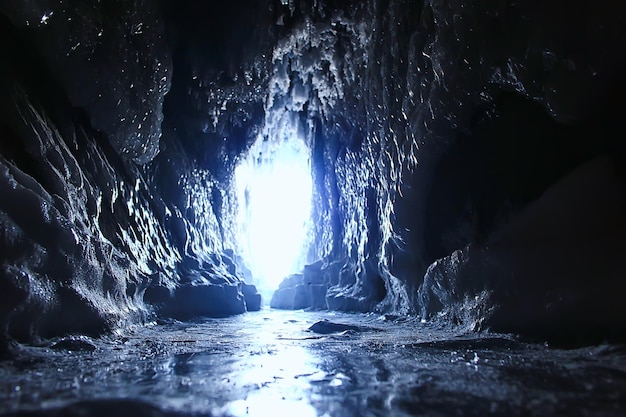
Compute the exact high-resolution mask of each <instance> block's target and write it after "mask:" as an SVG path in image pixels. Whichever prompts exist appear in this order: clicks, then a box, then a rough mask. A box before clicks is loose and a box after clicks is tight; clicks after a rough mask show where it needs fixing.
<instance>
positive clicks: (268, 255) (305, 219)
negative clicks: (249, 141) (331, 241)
mask: <svg viewBox="0 0 626 417" xmlns="http://www.w3.org/2000/svg"><path fill="white" fill-rule="evenodd" d="M310 153H311V152H310V150H309V148H308V146H307V145H306V144H305V142H304V140H303V139H301V138H299V137H298V135H284V137H280V138H277V139H276V140H274V141H272V140H268V139H267V138H264V137H260V138H259V139H258V140H257V141H256V143H255V144H254V145H253V146H252V148H251V149H250V151H249V153H248V155H247V156H246V157H245V158H243V159H242V160H241V161H240V163H239V164H238V165H237V167H236V168H235V173H234V181H235V187H236V193H237V206H238V211H237V223H238V245H239V250H240V253H241V254H242V258H243V261H244V264H245V265H246V266H247V267H248V268H249V269H250V271H251V273H252V276H253V279H254V283H255V284H256V285H257V287H258V288H259V291H261V292H262V293H263V292H266V293H267V292H269V291H273V290H275V289H276V288H278V285H279V284H280V282H281V281H282V280H283V278H285V277H286V276H288V275H289V274H291V273H294V272H297V271H300V270H301V269H302V267H303V266H304V264H305V262H306V251H307V246H308V242H309V233H310V219H311V195H312V187H313V184H312V179H311V162H310V159H311V158H310Z"/></svg>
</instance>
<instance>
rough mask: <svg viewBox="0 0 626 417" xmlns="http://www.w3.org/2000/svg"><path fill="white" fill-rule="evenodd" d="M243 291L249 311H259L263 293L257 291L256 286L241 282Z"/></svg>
mask: <svg viewBox="0 0 626 417" xmlns="http://www.w3.org/2000/svg"><path fill="white" fill-rule="evenodd" d="M241 293H242V294H243V299H244V301H245V302H246V310H247V311H259V310H261V301H262V300H261V294H259V293H258V292H257V289H256V286H254V285H252V284H246V283H243V284H241Z"/></svg>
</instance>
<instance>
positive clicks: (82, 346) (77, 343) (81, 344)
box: [50, 336, 97, 352]
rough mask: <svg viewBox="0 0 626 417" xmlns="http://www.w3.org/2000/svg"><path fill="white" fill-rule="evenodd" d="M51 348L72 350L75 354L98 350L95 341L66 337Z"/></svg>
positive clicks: (79, 337)
mask: <svg viewBox="0 0 626 417" xmlns="http://www.w3.org/2000/svg"><path fill="white" fill-rule="evenodd" d="M50 348H51V349H54V350H70V351H73V352H93V351H95V350H96V349H97V347H96V345H95V344H94V343H93V341H91V340H90V339H89V338H88V337H85V336H70V337H64V338H62V339H61V340H58V341H56V342H54V343H53V344H52V345H50Z"/></svg>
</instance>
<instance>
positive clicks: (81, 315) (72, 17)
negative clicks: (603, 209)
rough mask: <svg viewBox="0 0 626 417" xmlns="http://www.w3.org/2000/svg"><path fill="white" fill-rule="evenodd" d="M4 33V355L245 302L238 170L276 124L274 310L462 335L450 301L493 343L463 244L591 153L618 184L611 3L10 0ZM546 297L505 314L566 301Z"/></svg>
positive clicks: (616, 14)
mask: <svg viewBox="0 0 626 417" xmlns="http://www.w3.org/2000/svg"><path fill="white" fill-rule="evenodd" d="M0 15H1V18H2V23H3V25H2V31H1V35H2V39H1V40H2V43H1V45H2V48H3V55H4V56H7V57H10V59H7V60H4V61H3V63H2V71H3V73H2V77H1V78H2V81H1V82H2V106H3V112H2V116H1V119H0V120H1V122H2V132H3V135H4V138H3V139H2V142H1V143H2V147H1V148H0V154H1V157H2V159H1V164H2V169H3V176H2V181H3V183H4V186H3V190H2V199H1V202H0V204H1V205H2V206H1V207H0V213H1V215H2V217H1V223H0V226H1V230H2V236H3V238H2V243H1V244H2V252H1V253H2V255H1V256H2V259H1V263H2V276H1V277H0V283H1V284H0V285H2V286H3V288H4V290H3V292H2V294H3V295H2V305H3V310H2V313H1V314H0V317H1V318H2V321H3V325H4V326H5V328H6V329H7V330H6V332H5V333H6V334H10V335H11V336H12V337H17V338H18V339H20V340H32V339H33V338H36V337H37V336H49V335H55V334H61V333H67V332H73V331H78V332H93V333H98V332H100V331H103V330H106V329H111V328H114V327H115V326H118V325H121V324H122V323H126V322H141V321H142V320H147V319H150V317H154V315H153V314H155V313H157V314H161V315H174V316H177V317H190V316H194V315H197V314H209V315H219V314H232V313H239V312H243V311H245V310H246V308H248V309H250V308H255V306H258V301H259V300H258V297H257V295H256V294H255V291H254V288H253V287H249V286H247V285H245V284H244V283H243V276H242V273H241V270H238V269H237V266H236V265H235V263H234V259H235V258H236V257H237V253H236V251H237V248H236V241H235V235H234V233H235V210H236V204H235V197H234V193H233V189H232V186H231V182H232V173H233V168H234V167H235V165H236V163H237V161H238V160H239V158H241V157H243V156H244V155H245V153H246V151H247V150H248V149H249V148H250V146H251V145H252V143H253V142H254V141H255V140H256V139H257V138H259V137H261V138H264V139H266V140H276V139H275V137H276V136H280V135H279V134H277V129H278V128H280V127H281V126H283V125H284V124H285V123H289V124H291V125H294V126H298V129H300V130H301V135H302V137H304V140H305V141H306V142H307V144H308V145H309V146H310V147H311V151H312V158H313V161H312V162H313V172H312V175H313V178H314V181H315V191H314V211H313V224H314V225H315V229H314V241H313V244H312V246H311V248H310V254H309V260H310V261H311V265H309V266H308V267H307V268H305V270H304V271H303V273H302V274H300V275H299V276H295V277H291V278H289V279H288V280H286V281H285V283H284V285H282V288H281V290H285V291H284V294H286V296H287V298H288V300H287V301H286V302H284V303H282V306H283V307H292V308H293V307H295V305H296V304H297V305H298V306H299V307H315V308H333V309H341V310H359V311H371V310H378V311H393V312H396V313H403V314H420V315H422V316H424V317H429V318H432V317H444V318H445V319H446V320H448V321H451V322H460V321H463V320H464V319H463V317H465V316H464V315H463V314H461V313H460V309H463V308H466V307H467V306H466V304H464V303H465V300H466V299H467V300H478V301H480V302H479V303H478V304H480V305H478V304H477V305H476V306H475V307H476V308H474V309H473V310H472V311H474V312H475V314H474V315H473V316H472V315H470V316H471V317H470V318H469V319H468V320H469V321H471V322H472V323H477V322H480V323H488V321H485V320H482V319H483V318H485V317H487V316H488V315H493V314H494V313H493V311H494V309H493V308H491V307H494V306H499V305H501V304H503V303H506V297H504V298H503V299H500V298H499V297H498V296H497V295H496V296H493V294H492V293H490V294H492V295H490V296H489V297H487V296H485V297H483V298H481V295H482V294H486V293H485V291H487V293H489V291H490V290H491V289H493V288H492V287H493V286H494V285H495V284H493V281H489V280H481V279H479V278H477V277H476V276H475V275H476V274H479V273H478V272H477V273H475V274H465V273H457V272H454V271H459V270H462V269H463V268H460V269H459V267H458V266H459V265H461V264H463V265H465V263H468V265H469V266H467V268H466V269H465V270H474V269H472V268H474V267H473V266H472V264H471V262H478V263H480V264H481V265H482V264H483V263H481V262H482V261H481V260H483V259H486V261H485V262H486V263H487V264H489V263H490V262H491V253H487V254H485V253H484V252H483V251H482V249H481V250H479V251H478V252H474V251H473V250H472V251H470V249H468V248H470V247H480V248H483V247H488V246H489V245H490V244H491V242H492V239H493V235H494V233H497V232H498V231H499V230H500V229H502V228H503V227H505V225H507V224H509V223H510V222H512V221H513V220H514V219H515V218H517V217H518V216H520V215H522V213H523V212H524V210H526V209H527V208H528V207H529V204H530V203H532V202H533V201H536V200H537V199H538V198H540V197H541V196H542V194H543V193H544V192H546V190H549V189H550V187H551V186H552V185H553V184H554V183H555V182H557V181H558V180H559V179H560V178H562V177H563V176H565V175H566V174H568V173H569V172H571V171H572V170H574V169H575V168H576V167H578V166H580V165H581V164H583V163H585V162H587V161H589V160H591V159H593V158H594V157H597V156H601V155H605V156H606V155H609V156H610V158H611V161H612V162H611V164H613V165H611V166H613V167H614V169H615V170H617V171H620V170H621V169H622V167H623V163H622V155H623V152H622V151H623V144H622V143H623V142H622V137H623V135H621V136H620V135H617V136H616V135H613V134H612V133H610V132H612V130H614V129H615V128H616V127H617V126H619V125H618V115H619V114H620V112H621V110H622V109H623V105H622V104H621V100H620V99H619V98H620V95H621V93H622V92H623V91H624V84H623V74H624V68H625V65H626V57H625V56H624V53H623V51H624V50H626V49H625V48H624V46H626V45H625V44H626V34H625V33H624V31H623V30H622V27H623V26H624V23H625V22H624V19H625V12H624V7H623V6H622V5H621V4H619V3H618V2H611V1H604V2H600V3H598V4H596V5H594V7H593V8H592V9H584V8H576V7H572V6H571V5H570V4H568V3H566V2H564V1H557V2H552V3H551V4H550V5H546V4H543V3H541V2H534V1H533V2H524V3H516V2H505V3H502V2H492V1H481V2H475V3H472V4H467V3H466V2H462V1H452V2H450V1H447V2H442V1H436V0H430V1H409V0H372V1H368V2H359V3H355V2H347V1H341V0H326V1H319V0H316V1H312V0H311V1H309V0H300V1H297V0H282V1H278V0H276V1H272V2H269V3H267V4H265V3H263V4H262V3H261V2H254V1H246V0H239V1H235V2H229V3H228V4H221V5H219V7H218V6H216V5H214V4H209V2H195V1H193V0H186V1H181V2H169V1H152V2H147V1H141V0H133V1H112V0H108V1H87V2H85V1H69V2H68V1H53V0H37V1H35V0H33V1H28V2H24V1H17V0H15V1H5V2H4V3H3V4H2V5H0ZM620 175H621V174H620ZM611 178H612V177H611ZM619 178H621V177H619ZM607 204H609V203H607ZM598 239H602V237H598ZM468 245H469V246H468ZM545 250H546V251H549V250H550V249H549V246H548V247H547V249H545ZM459 251H460V252H459ZM468 253H471V254H474V253H478V254H479V255H477V256H473V255H472V257H471V260H468V261H467V262H466V261H463V262H465V263H463V262H461V261H459V259H461V260H463V259H466V257H465V255H467V254H468ZM455 254H456V255H455ZM461 255H462V256H461ZM468 259H469V258H468ZM438 260H439V261H438ZM475 260H476V261H475ZM437 262H438V263H437ZM514 264H515V262H512V263H511V265H514ZM436 265H440V266H441V265H447V266H445V267H439V268H438V269H437V268H435V266H436ZM509 269H510V268H509ZM477 270H480V268H478V269H477ZM429 271H430V272H429ZM437 271H444V273H439V272H437ZM446 271H447V272H446ZM483 272H484V271H483ZM483 272H480V274H483ZM509 272H510V271H509V270H507V269H504V270H501V269H497V268H496V269H493V270H492V269H490V270H489V271H488V273H485V274H486V275H489V276H490V277H494V278H493V279H494V280H496V281H497V280H498V279H499V278H498V277H499V276H502V275H506V274H508V273H509ZM425 274H426V279H425V278H424V276H425ZM485 274H483V275H485ZM609 275H610V274H609ZM611 276H612V277H613V275H611ZM525 279H526V277H524V276H522V277H520V278H518V281H513V282H509V281H507V284H506V285H504V286H502V287H506V286H508V285H511V286H512V287H511V288H515V286H516V282H524V280H525ZM546 279H547V280H548V281H549V282H548V284H546V285H543V286H542V287H537V288H536V289H533V288H531V289H530V290H528V292H526V293H524V292H523V291H522V292H520V294H523V295H521V296H520V297H519V298H520V299H521V300H523V299H524V297H529V295H528V294H533V291H538V292H546V291H554V290H558V289H559V288H565V289H567V287H568V284H567V281H563V280H560V279H554V280H553V281H551V279H550V278H546ZM446 280H452V281H451V282H453V283H452V284H450V285H448V286H447V287H446V286H445V285H443V283H444V282H445V281H446ZM455 280H456V281H455ZM615 281H616V280H615V279H614V278H610V279H609V278H607V279H605V280H604V281H603V282H604V288H605V289H606V291H607V292H610V291H611V290H613V289H616V288H618V287H616V286H615ZM442 285H443V287H442ZM439 287H442V288H444V290H443V292H441V291H439V292H438V291H434V289H437V288H439ZM496 287H497V286H496ZM445 288H447V290H446V289H445ZM580 288H582V289H581V290H580V291H583V292H584V290H585V286H582V287H580ZM455 291H457V292H458V291H460V293H461V294H462V296H460V298H459V297H457V296H458V294H456V293H455V294H452V293H454V292H455ZM279 292H280V291H279ZM496 293H497V292H496ZM557 293H558V291H557ZM451 294H452V295H454V296H452V295H451ZM295 298H298V300H299V301H298V303H295V302H294V300H295ZM207 299H209V300H211V302H206V300H207ZM555 299H558V297H556V298H555ZM481 300H482V301H481ZM502 300H505V301H502ZM580 302H581V303H584V302H585V301H580ZM481 303H482V304H481ZM603 311H604V313H602V314H598V318H597V320H600V321H601V320H602V315H603V314H604V315H606V310H603ZM609 311H610V309H609ZM535 312H536V311H535ZM439 313H441V314H439ZM538 314H539V315H538V317H541V314H542V313H541V312H539V313H538ZM468 317H469V316H468ZM502 317H504V316H502ZM516 320H517V319H516ZM597 320H596V321H597ZM618 322H619V320H618ZM492 323H494V325H493V327H495V328H498V329H503V330H507V323H508V322H507V319H506V317H505V318H503V319H502V320H500V321H497V320H496V321H493V322H492ZM555 323H556V324H554V325H558V320H557V321H556V322H555ZM594 323H596V322H594V320H591V321H589V326H593V325H594ZM478 327H480V326H478ZM487 327H489V326H487ZM618 327H619V326H618ZM511 328H513V327H511ZM528 328H529V327H528V326H527V327H526V328H524V327H523V326H518V327H517V329H518V330H519V329H522V330H523V331H527V330H524V329H528Z"/></svg>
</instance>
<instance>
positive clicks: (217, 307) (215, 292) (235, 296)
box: [166, 284, 246, 319]
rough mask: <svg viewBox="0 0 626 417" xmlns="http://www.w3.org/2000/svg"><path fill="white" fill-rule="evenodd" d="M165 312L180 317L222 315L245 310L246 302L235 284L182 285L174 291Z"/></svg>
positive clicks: (239, 312)
mask: <svg viewBox="0 0 626 417" xmlns="http://www.w3.org/2000/svg"><path fill="white" fill-rule="evenodd" d="M166 311H167V313H168V314H170V315H172V316H174V317H176V318H181V319H188V318H192V317H201V316H209V317H223V316H228V315H232V314H241V313H244V312H245V311H246V303H245V301H244V297H243V295H242V294H241V293H240V292H239V288H238V286H237V285H212V284H201V285H191V284H187V285H183V286H180V287H178V288H176V290H175V291H174V298H173V299H172V301H171V304H170V305H168V306H167V310H166Z"/></svg>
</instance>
